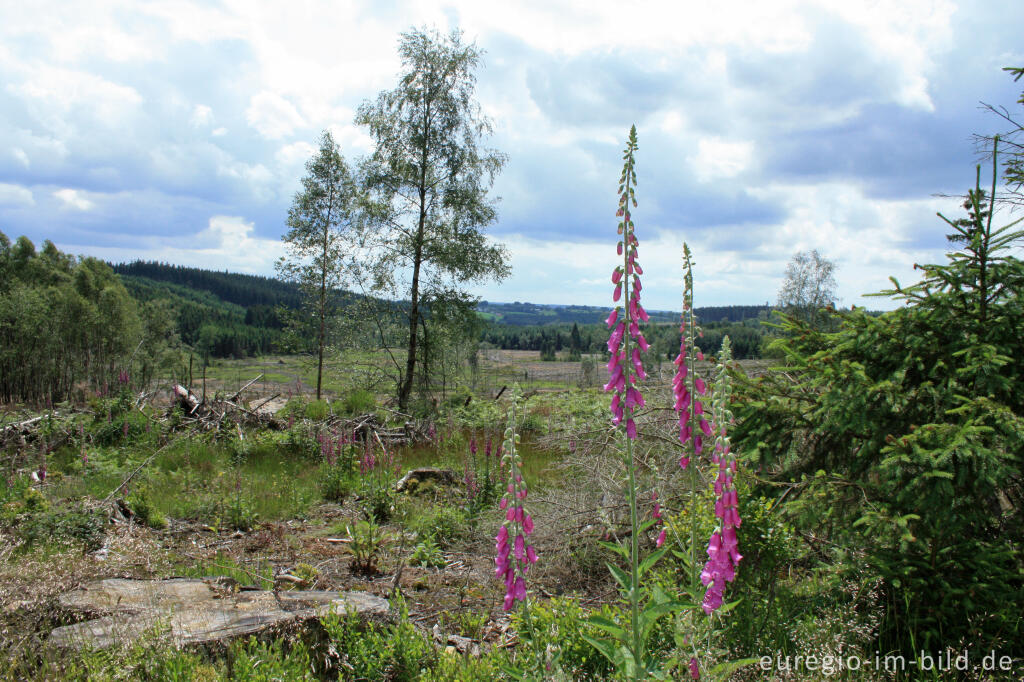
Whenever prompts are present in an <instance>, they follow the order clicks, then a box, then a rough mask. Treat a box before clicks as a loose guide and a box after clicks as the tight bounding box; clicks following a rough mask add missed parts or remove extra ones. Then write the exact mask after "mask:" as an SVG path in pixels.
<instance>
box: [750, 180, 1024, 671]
mask: <svg viewBox="0 0 1024 682" xmlns="http://www.w3.org/2000/svg"><path fill="white" fill-rule="evenodd" d="M979 178H980V170H979ZM994 184H995V183H994V180H993V189H994ZM991 196H992V195H991V193H989V194H988V195H986V193H985V192H984V191H983V190H981V188H980V181H979V182H978V183H976V186H975V188H974V190H972V192H971V193H970V198H969V202H970V204H971V205H970V208H969V211H968V218H967V219H964V220H958V221H949V220H946V222H947V224H948V225H950V226H951V227H952V228H953V229H954V236H955V237H956V238H957V242H958V243H960V244H962V245H963V250H962V251H959V252H956V253H953V254H950V256H949V261H948V263H946V264H942V265H925V266H920V267H921V269H922V270H923V272H924V278H923V279H922V281H921V282H920V283H918V284H916V285H913V286H910V287H902V286H900V285H899V284H898V283H897V282H895V281H894V284H895V287H894V288H893V289H892V290H889V291H886V292H883V293H882V295H887V296H892V297H895V298H897V299H899V300H901V301H902V302H903V303H904V305H903V307H901V308H899V309H897V310H894V311H892V312H889V313H885V314H883V315H880V316H877V317H876V316H871V315H868V314H867V313H865V312H864V311H863V310H854V311H852V312H848V313H843V314H842V315H841V316H840V317H839V319H838V322H839V329H838V331H837V332H835V333H831V334H825V333H822V332H819V331H817V330H815V329H813V328H811V327H809V326H808V325H807V324H805V323H803V322H801V321H799V320H796V319H793V318H788V319H786V320H785V321H784V323H783V326H784V330H785V331H786V332H787V334H788V338H786V339H783V340H782V341H781V342H779V347H780V348H781V349H782V351H783V352H784V353H785V356H786V360H787V364H788V366H789V371H787V372H785V373H781V372H779V373H772V374H769V375H766V376H764V377H762V378H760V379H758V380H756V381H747V382H745V385H744V389H743V391H742V396H741V398H740V400H739V402H738V404H737V408H738V409H737V414H738V416H739V417H740V422H739V424H740V425H739V427H738V429H737V437H736V442H738V443H739V444H740V445H741V446H742V448H743V449H744V450H746V451H748V452H752V453H757V454H758V455H759V457H760V459H761V461H762V463H763V464H765V465H769V464H770V465H771V466H773V467H774V472H775V474H774V476H773V477H774V478H776V479H778V480H780V481H783V482H788V483H789V484H790V485H791V486H792V488H793V491H792V493H791V494H790V496H789V498H788V500H787V511H788V512H789V516H790V517H791V518H792V519H794V521H795V522H796V523H798V524H799V525H801V526H804V527H808V528H815V529H816V532H817V533H820V534H822V536H823V537H825V538H827V539H828V540H829V541H830V542H832V543H835V544H837V545H839V546H841V547H843V548H844V550H845V551H846V552H847V553H854V552H856V553H864V554H865V555H866V561H867V562H868V564H869V565H870V566H871V568H872V570H873V571H875V572H876V574H877V575H879V576H880V577H881V578H883V579H884V596H885V599H886V603H887V608H886V615H885V620H884V622H883V623H882V625H881V627H882V632H881V634H880V637H881V643H880V646H881V647H882V648H883V650H885V649H887V648H897V649H902V650H904V651H909V650H910V649H911V647H912V646H916V647H918V648H920V647H924V649H926V650H928V649H936V650H937V649H939V648H941V647H942V646H944V645H945V643H948V642H956V641H969V642H971V643H972V644H973V645H976V646H978V647H980V648H986V647H991V646H994V647H997V648H998V647H999V646H1010V645H1009V643H1011V642H1021V641H1024V637H1022V632H1024V622H1022V621H1021V619H1020V618H1019V614H1018V613H1016V611H1015V610H1014V609H1012V608H1011V607H1009V606H1008V605H1010V604H1016V603H1019V602H1020V601H1021V600H1022V599H1024V575H1022V574H1021V571H1020V565H1021V561H1022V555H1021V551H1020V546H1019V543H1018V544H1015V543H1014V542H1013V540H1012V538H1014V537H1021V536H1022V534H1024V513H1022V509H1024V505H1022V504H1021V497H1020V490H1021V481H1022V468H1021V460H1020V453H1021V452H1024V413H1022V412H1021V407H1020V406H1021V405H1024V355H1022V354H1021V353H1019V352H1017V349H1019V347H1020V337H1019V334H1020V329H1022V328H1024V301H1022V300H1021V298H1020V296H1019V294H1018V292H1019V291H1020V290H1021V283H1022V282H1024V279H1022V278H1024V263H1022V262H1021V261H1020V260H1019V259H1017V258H1015V257H1013V256H1012V255H1010V253H1009V249H1010V247H1011V246H1012V245H1013V244H1014V243H1015V241H1017V240H1019V239H1020V237H1021V236H1022V232H1021V231H1013V229H1012V228H1013V224H1011V225H1008V226H1006V227H1004V228H999V229H993V228H992V225H991V220H992V218H991V212H990V211H988V210H987V206H986V203H985V202H986V201H988V197H991ZM793 493H796V494H793ZM825 502H827V504H825ZM912 636H913V638H914V639H915V642H914V643H913V644H912V642H911V637H912ZM1016 650H1017V651H1019V648H1017V649H1016Z"/></svg>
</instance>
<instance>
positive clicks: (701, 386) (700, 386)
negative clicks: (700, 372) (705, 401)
mask: <svg viewBox="0 0 1024 682" xmlns="http://www.w3.org/2000/svg"><path fill="white" fill-rule="evenodd" d="M693 384H694V386H696V388H697V393H699V394H700V395H704V394H705V393H706V392H707V390H708V386H707V384H705V383H704V380H703V379H701V378H700V377H697V378H696V379H694V381H693Z"/></svg>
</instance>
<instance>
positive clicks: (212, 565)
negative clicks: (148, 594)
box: [177, 553, 274, 590]
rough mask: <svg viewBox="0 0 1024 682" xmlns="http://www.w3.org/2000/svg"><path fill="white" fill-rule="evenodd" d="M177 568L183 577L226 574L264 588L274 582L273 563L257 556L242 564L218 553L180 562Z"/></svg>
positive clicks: (242, 582)
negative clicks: (214, 555) (251, 561)
mask: <svg viewBox="0 0 1024 682" xmlns="http://www.w3.org/2000/svg"><path fill="white" fill-rule="evenodd" d="M177 570H178V571H180V573H181V577H183V578H206V577H209V576H226V577H228V578H233V579H234V580H237V581H238V582H239V583H240V584H242V585H256V586H257V587H259V588H260V589H264V590H265V589H269V586H271V585H273V584H274V566H273V564H271V563H270V562H269V561H263V560H261V559H259V558H257V559H256V560H255V561H254V562H253V563H251V564H248V565H242V564H239V563H238V562H237V561H235V559H233V558H232V557H230V556H228V555H225V554H220V553H218V554H217V556H216V557H214V558H213V559H205V560H201V561H188V562H185V563H182V564H180V565H179V566H178V567H177Z"/></svg>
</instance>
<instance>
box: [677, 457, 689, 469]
mask: <svg viewBox="0 0 1024 682" xmlns="http://www.w3.org/2000/svg"><path fill="white" fill-rule="evenodd" d="M679 466H680V468H682V469H685V468H686V467H688V466H690V458H689V457H687V456H686V455H683V456H682V457H680V458H679Z"/></svg>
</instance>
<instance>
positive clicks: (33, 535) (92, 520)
mask: <svg viewBox="0 0 1024 682" xmlns="http://www.w3.org/2000/svg"><path fill="white" fill-rule="evenodd" d="M106 525H107V519H106V516H105V515H104V514H102V513H101V512H99V511H98V510H89V509H86V508H84V507H78V506H73V507H71V508H69V509H65V510H61V511H44V512H39V513H29V514H24V515H22V516H20V517H19V518H18V519H17V520H16V522H15V523H14V529H13V530H14V534H15V536H16V537H18V538H19V539H21V540H22V541H23V542H24V543H25V546H26V547H30V546H32V545H35V544H40V543H48V542H67V541H73V542H80V543H82V545H84V547H85V549H86V551H94V550H97V549H99V548H100V547H102V546H103V538H104V535H105V534H106Z"/></svg>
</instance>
